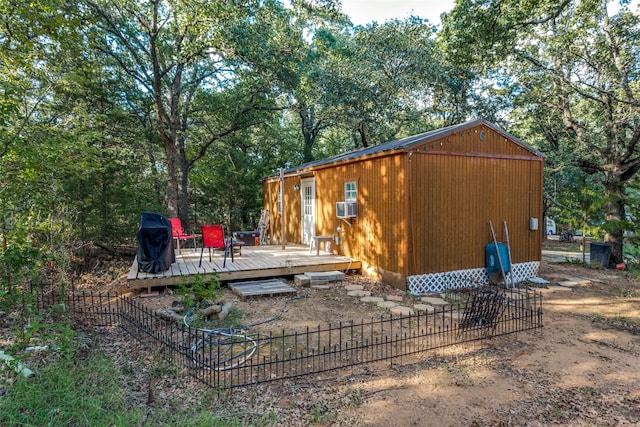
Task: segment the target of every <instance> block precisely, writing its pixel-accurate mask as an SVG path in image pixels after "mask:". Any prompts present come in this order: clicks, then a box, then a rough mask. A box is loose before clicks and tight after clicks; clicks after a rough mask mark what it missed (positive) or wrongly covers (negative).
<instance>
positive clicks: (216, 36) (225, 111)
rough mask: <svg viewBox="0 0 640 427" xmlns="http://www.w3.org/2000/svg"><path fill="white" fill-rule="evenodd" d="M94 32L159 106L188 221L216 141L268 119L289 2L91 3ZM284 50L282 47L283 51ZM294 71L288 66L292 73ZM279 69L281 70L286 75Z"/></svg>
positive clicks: (173, 193)
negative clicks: (197, 177)
mask: <svg viewBox="0 0 640 427" xmlns="http://www.w3.org/2000/svg"><path fill="white" fill-rule="evenodd" d="M86 5H87V8H86V13H85V14H84V15H83V16H84V19H85V21H86V24H87V26H86V28H87V30H88V31H89V39H90V40H92V41H94V43H95V44H94V48H95V49H97V50H98V51H100V52H101V53H102V54H103V55H104V58H105V63H109V62H110V63H112V64H115V65H116V66H117V67H119V69H120V70H121V71H123V72H124V73H125V74H126V75H127V76H128V78H129V79H131V81H132V82H133V83H134V84H133V85H132V86H133V87H134V88H135V90H136V91H137V93H138V95H143V96H146V97H148V99H149V100H150V101H151V102H152V105H153V106H154V113H155V129H156V131H157V133H158V135H159V138H160V141H161V142H162V146H163V148H164V155H165V161H166V164H165V166H166V171H167V176H168V181H167V191H166V194H167V214H168V215H169V216H180V217H181V218H182V220H183V223H184V224H185V227H188V225H189V216H188V214H189V193H188V182H189V170H190V169H191V168H192V167H193V165H194V164H195V163H196V162H197V161H198V160H200V159H201V158H202V157H203V156H204V155H205V154H206V153H207V151H208V150H209V148H210V147H211V146H212V145H213V144H214V143H216V142H217V141H220V140H224V139H225V137H227V136H228V135H232V134H233V133H234V132H237V131H240V130H242V129H247V128H249V127H252V126H255V125H256V124H259V123H261V122H262V120H263V119H262V117H261V114H260V111H262V110H265V109H269V108H272V106H273V104H272V102H273V99H272V98H271V97H270V96H269V94H270V91H271V89H272V86H271V81H282V80H284V77H283V75H282V71H281V70H278V69H277V68H276V67H275V64H276V63H277V62H278V58H281V55H279V54H278V52H275V51H274V50H270V49H271V48H273V47H274V46H272V42H271V41H272V40H280V39H281V38H278V37H276V34H275V32H277V31H279V30H280V29H282V27H281V26H278V25H277V23H278V22H279V20H281V19H282V13H283V9H282V7H281V6H279V5H278V4H276V3H274V2H270V1H265V2H262V1H258V0H255V1H250V2H243V3H242V4H238V3H235V2H225V1H204V0H194V1H191V2H185V3H174V2H171V1H168V0H152V1H148V2H144V3H139V2H137V1H133V0H118V1H101V0H87V1H86ZM280 47H282V45H281V44H278V45H277V46H275V48H280ZM285 72H286V70H285ZM279 73H280V74H279Z"/></svg>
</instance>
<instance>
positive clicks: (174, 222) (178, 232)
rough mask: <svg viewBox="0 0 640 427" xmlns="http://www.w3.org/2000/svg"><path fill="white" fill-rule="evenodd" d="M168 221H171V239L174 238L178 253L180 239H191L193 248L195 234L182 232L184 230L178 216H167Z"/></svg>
mask: <svg viewBox="0 0 640 427" xmlns="http://www.w3.org/2000/svg"><path fill="white" fill-rule="evenodd" d="M169 221H171V229H172V230H173V240H175V241H176V242H177V245H178V253H181V251H180V242H181V241H182V240H189V239H193V249H194V250H195V249H196V236H195V235H193V234H184V230H183V229H182V222H181V221H180V218H169Z"/></svg>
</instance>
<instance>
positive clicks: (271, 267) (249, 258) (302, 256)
mask: <svg viewBox="0 0 640 427" xmlns="http://www.w3.org/2000/svg"><path fill="white" fill-rule="evenodd" d="M223 261H224V256H223V254H222V253H220V252H216V253H215V254H213V253H212V257H211V262H209V254H208V253H204V254H203V256H202V266H201V267H199V266H198V264H199V262H200V250H199V249H193V248H183V249H182V253H181V254H178V253H176V261H175V262H174V263H173V264H171V267H170V268H169V269H168V270H166V271H163V272H160V273H157V274H153V273H146V272H144V271H138V262H137V259H134V260H133V265H132V266H131V270H130V272H129V274H128V275H127V286H128V287H129V288H130V289H140V288H148V289H151V288H152V287H159V286H170V285H175V284H178V283H183V282H184V281H185V278H186V277H187V276H192V275H196V274H199V275H201V276H202V277H203V279H204V280H207V279H208V276H213V275H214V274H216V272H217V274H218V277H219V279H220V281H222V282H229V281H234V280H248V279H264V278H274V277H283V276H293V275H295V274H302V273H305V272H318V271H333V270H342V271H344V270H347V269H351V270H360V269H361V263H360V261H357V260H353V259H351V258H348V257H343V256H339V255H329V254H322V253H321V254H320V255H316V254H315V251H314V253H312V254H310V253H309V247H308V246H300V245H298V246H293V245H291V246H287V247H286V249H284V250H283V249H282V247H281V246H244V247H243V248H242V255H238V254H236V255H234V261H231V257H228V258H227V262H226V266H225V267H223V266H222V264H223Z"/></svg>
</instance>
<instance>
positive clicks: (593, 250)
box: [589, 242, 611, 268]
mask: <svg viewBox="0 0 640 427" xmlns="http://www.w3.org/2000/svg"><path fill="white" fill-rule="evenodd" d="M589 252H590V255H589V257H590V261H591V268H609V259H610V258H611V243H599V242H591V245H590V246H589Z"/></svg>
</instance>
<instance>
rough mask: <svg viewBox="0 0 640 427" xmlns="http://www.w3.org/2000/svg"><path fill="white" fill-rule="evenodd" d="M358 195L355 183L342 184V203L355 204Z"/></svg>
mask: <svg viewBox="0 0 640 427" xmlns="http://www.w3.org/2000/svg"><path fill="white" fill-rule="evenodd" d="M357 195H358V190H357V187H356V182H355V181H351V182H345V183H344V201H345V202H355V201H356V198H357V197H356V196H357Z"/></svg>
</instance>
